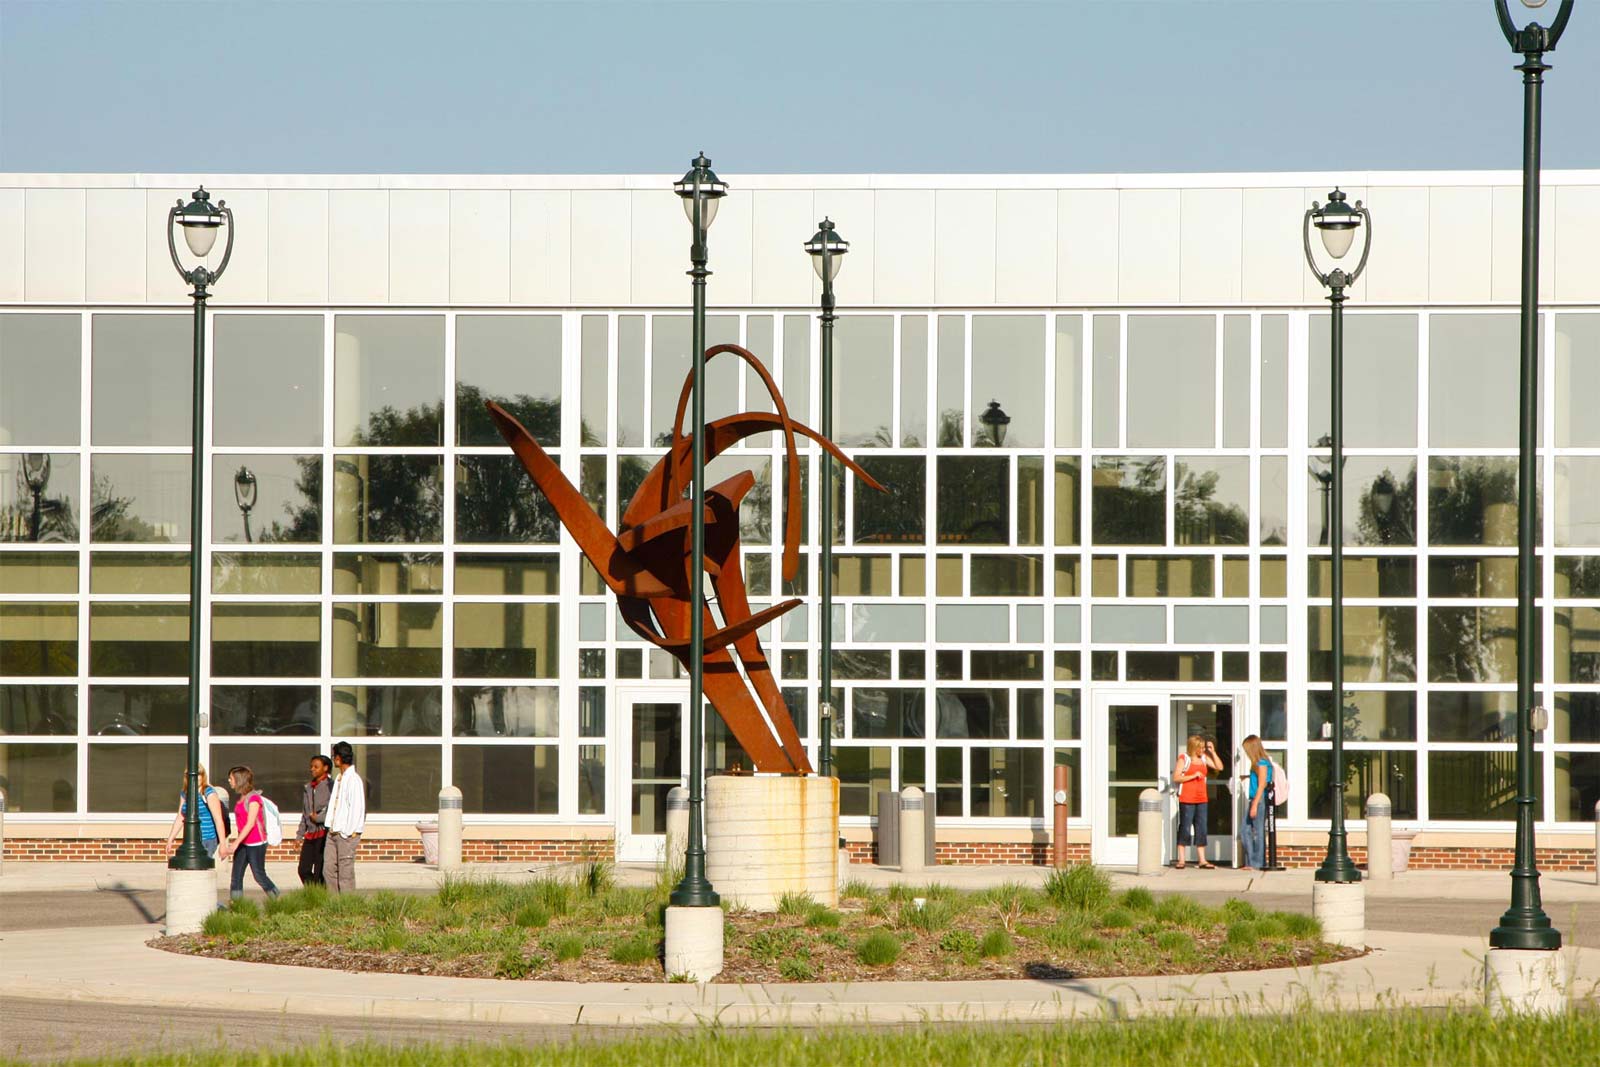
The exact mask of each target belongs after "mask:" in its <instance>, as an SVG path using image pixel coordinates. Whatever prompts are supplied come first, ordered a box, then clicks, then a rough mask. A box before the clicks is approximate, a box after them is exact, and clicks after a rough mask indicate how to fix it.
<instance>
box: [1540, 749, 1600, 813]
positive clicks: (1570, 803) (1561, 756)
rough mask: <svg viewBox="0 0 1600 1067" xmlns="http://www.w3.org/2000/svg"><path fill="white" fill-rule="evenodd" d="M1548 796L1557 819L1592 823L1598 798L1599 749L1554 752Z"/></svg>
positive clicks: (1599, 785)
mask: <svg viewBox="0 0 1600 1067" xmlns="http://www.w3.org/2000/svg"><path fill="white" fill-rule="evenodd" d="M1551 799H1553V800H1554V801H1555V803H1556V821H1557V822H1593V821H1594V806H1595V803H1596V802H1597V801H1600V752H1557V753H1556V780H1555V788H1554V789H1552V790H1551Z"/></svg>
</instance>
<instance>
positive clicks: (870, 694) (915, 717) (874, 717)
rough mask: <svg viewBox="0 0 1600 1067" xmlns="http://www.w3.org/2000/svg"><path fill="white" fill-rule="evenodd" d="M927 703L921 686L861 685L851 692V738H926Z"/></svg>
mask: <svg viewBox="0 0 1600 1067" xmlns="http://www.w3.org/2000/svg"><path fill="white" fill-rule="evenodd" d="M925 705H926V701H925V698H924V695H923V691H922V690H921V689H884V688H858V689H856V690H854V691H852V692H851V694H850V734H851V736H852V737H906V738H922V737H926V736H927V711H926V706H925Z"/></svg>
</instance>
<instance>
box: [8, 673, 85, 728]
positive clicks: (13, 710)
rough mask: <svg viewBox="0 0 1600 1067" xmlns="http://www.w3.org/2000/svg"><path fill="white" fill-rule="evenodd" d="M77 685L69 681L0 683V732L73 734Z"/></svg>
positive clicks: (76, 717)
mask: <svg viewBox="0 0 1600 1067" xmlns="http://www.w3.org/2000/svg"><path fill="white" fill-rule="evenodd" d="M77 732H78V689H77V687H76V686H71V685H16V684H7V685H0V734H45V735H55V734H76V733H77Z"/></svg>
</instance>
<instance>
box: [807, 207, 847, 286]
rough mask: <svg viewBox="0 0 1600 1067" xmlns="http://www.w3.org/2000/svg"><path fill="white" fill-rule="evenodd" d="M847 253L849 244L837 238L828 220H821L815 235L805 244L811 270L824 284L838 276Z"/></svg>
mask: <svg viewBox="0 0 1600 1067" xmlns="http://www.w3.org/2000/svg"><path fill="white" fill-rule="evenodd" d="M848 251H850V242H849V241H846V240H845V239H844V238H843V237H840V236H839V231H838V230H835V229H834V228H833V222H832V220H830V219H823V220H822V224H821V225H820V226H818V227H817V232H816V234H815V235H814V236H813V237H812V238H811V240H809V241H807V242H806V252H807V253H809V254H810V256H811V266H812V269H814V270H815V271H816V272H817V277H818V278H821V279H822V280H823V281H824V282H831V281H833V280H834V279H835V278H837V277H838V276H839V268H840V267H841V266H843V265H844V256H845V253H846V252H848Z"/></svg>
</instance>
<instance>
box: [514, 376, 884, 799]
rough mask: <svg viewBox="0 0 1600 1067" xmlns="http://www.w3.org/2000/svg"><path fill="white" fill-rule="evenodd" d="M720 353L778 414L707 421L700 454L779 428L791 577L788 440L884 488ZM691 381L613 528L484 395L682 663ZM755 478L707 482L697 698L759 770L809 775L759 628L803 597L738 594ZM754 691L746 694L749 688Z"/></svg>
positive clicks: (594, 555)
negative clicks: (764, 599)
mask: <svg viewBox="0 0 1600 1067" xmlns="http://www.w3.org/2000/svg"><path fill="white" fill-rule="evenodd" d="M724 352H731V353H733V354H734V355H737V356H738V357H739V358H741V359H743V360H744V361H745V362H746V363H748V364H749V365H750V366H751V367H752V368H753V369H754V370H755V372H756V374H758V375H759V376H760V378H761V381H762V384H764V385H765V386H766V389H767V394H768V395H769V396H770V397H771V398H772V402H773V406H774V407H775V408H776V409H777V411H776V412H761V411H747V412H743V413H741V414H738V415H729V416H728V417H726V418H722V419H716V420H714V421H712V422H709V423H707V424H706V428H705V429H706V441H705V454H706V458H707V459H708V460H709V459H712V458H714V457H716V456H718V455H720V454H721V453H722V452H724V451H726V450H727V449H728V448H730V447H731V446H732V445H734V444H735V443H736V442H738V441H741V440H743V439H744V438H746V437H751V436H754V435H755V434H759V433H767V432H771V431H774V430H776V431H778V432H779V433H781V434H782V435H783V446H784V462H785V470H786V471H787V472H788V487H787V490H786V493H785V497H784V505H785V506H784V529H783V576H784V578H785V579H786V580H793V578H794V577H795V575H796V574H797V573H798V572H799V569H800V521H801V501H800V454H799V450H798V448H797V447H796V444H795V435H796V434H800V435H803V436H805V437H809V438H811V439H812V440H813V441H816V442H817V443H818V444H820V445H821V446H822V447H823V448H825V449H827V451H828V452H829V453H830V454H831V455H833V456H834V457H835V458H836V459H838V460H839V461H840V462H841V463H843V464H844V465H845V466H846V467H847V468H849V469H850V470H851V471H854V472H855V474H856V476H857V477H859V478H860V479H861V480H862V481H863V482H865V483H866V484H867V485H869V486H871V487H872V488H874V489H877V490H879V491H880V492H882V491H884V489H883V486H882V485H879V484H878V482H877V481H876V480H874V479H873V477H872V476H871V475H870V474H868V473H867V472H866V471H864V470H862V469H861V467H860V466H858V465H857V464H856V463H855V462H854V461H852V460H851V459H850V458H849V457H848V456H846V455H845V454H844V453H843V452H841V451H839V449H838V448H837V447H836V446H835V445H834V444H833V442H831V441H828V440H826V439H824V438H823V436H822V435H821V434H819V433H817V431H815V430H813V429H811V428H810V427H809V426H805V425H802V424H801V423H798V422H795V421H794V420H793V419H792V418H790V417H789V409H788V406H787V405H786V404H785V403H784V401H783V397H782V396H781V395H780V394H779V392H778V386H777V383H776V382H774V381H773V379H772V375H771V374H769V373H768V372H767V369H766V367H764V366H762V364H761V361H760V360H759V359H757V358H756V357H755V356H754V355H752V354H751V353H750V351H749V350H748V349H745V348H742V347H740V346H739V345H732V344H724V345H715V346H713V347H711V348H708V349H706V360H707V362H709V361H710V360H711V359H712V358H713V357H715V356H718V355H721V354H722V353H724ZM693 387H694V380H693V374H692V373H691V374H690V376H689V377H688V378H687V379H685V381H684V383H683V391H682V392H681V393H680V394H679V396H678V410H677V415H676V417H675V418H674V419H673V423H672V440H671V445H670V447H669V450H668V452H667V454H666V455H665V456H664V457H662V459H661V462H659V463H657V464H656V465H655V467H654V468H652V469H651V471H650V473H649V475H648V476H647V477H646V478H645V480H644V482H643V483H642V484H641V485H640V486H639V489H638V491H637V492H635V493H634V494H633V499H632V500H631V501H630V502H629V503H628V506H627V508H626V510H625V511H624V512H623V515H622V522H621V529H620V531H619V532H618V533H615V534H613V533H612V532H611V531H610V530H609V529H607V527H606V524H605V520H604V519H603V518H602V517H601V516H599V515H597V514H595V511H594V509H593V508H591V507H590V506H589V503H588V501H586V500H585V499H584V498H583V495H582V494H581V493H580V492H579V491H578V489H577V487H576V486H574V485H573V484H572V483H571V482H570V481H568V480H567V477H566V475H564V474H562V473H561V468H560V467H559V466H557V464H556V462H555V460H553V459H551V458H550V455H549V454H548V453H547V452H545V450H544V449H542V448H540V447H539V444H538V442H536V441H535V440H534V439H533V435H532V434H530V433H529V432H528V431H527V430H526V429H524V428H523V426H522V424H521V423H520V422H518V421H517V420H516V419H515V418H513V417H512V416H511V415H509V414H507V412H506V411H505V409H504V408H502V407H500V406H499V405H498V404H495V403H494V402H492V401H491V402H489V403H488V404H487V405H485V406H486V407H487V408H488V410H489V417H490V418H491V419H493V420H494V424H495V426H496V427H497V428H498V429H499V430H500V435H501V436H502V437H504V438H505V439H506V443H507V444H508V445H510V446H511V451H512V452H514V453H515V454H516V456H517V459H518V460H520V461H521V462H522V466H523V467H524V469H526V470H527V472H528V474H529V476H530V477H532V478H533V481H534V484H535V485H537V486H538V487H539V491H540V492H541V493H543V494H544V496H545V498H546V499H547V500H549V501H550V504H551V506H552V507H553V508H554V509H555V512H556V515H557V517H558V518H560V520H561V524H562V525H563V526H565V527H566V528H567V531H568V532H569V533H571V534H572V537H573V540H575V541H577V543H578V547H579V548H580V549H582V551H583V554H584V556H586V557H587V558H588V560H589V562H590V563H592V564H593V565H594V568H595V570H596V571H598V572H599V574H600V577H601V578H602V579H603V580H604V581H605V583H606V586H607V587H608V588H610V590H611V591H612V592H613V593H615V594H616V597H617V606H618V608H619V610H620V611H621V613H622V617H623V619H624V620H625V621H626V622H627V624H628V625H629V626H630V627H631V628H632V629H633V631H634V632H635V633H637V634H638V635H639V636H640V637H642V638H644V639H645V640H646V641H648V642H650V643H651V644H653V645H655V646H656V647H658V648H662V649H665V650H666V651H668V652H670V653H671V654H672V655H673V656H674V657H676V658H677V660H678V661H679V662H680V663H682V664H683V665H684V666H685V667H686V668H687V667H688V666H689V655H690V651H689V621H690V616H689V612H690V606H689V600H690V589H691V586H690V585H689V582H691V581H693V580H694V578H695V576H694V575H691V574H690V573H689V567H690V563H689V526H690V519H691V504H690V502H689V501H688V500H686V499H685V496H684V494H685V492H686V490H687V489H688V487H689V481H690V478H691V477H692V454H691V448H692V445H693V439H692V438H691V437H689V436H686V435H685V434H684V432H683V416H684V410H685V408H686V407H687V406H688V403H689V396H690V390H691V389H693ZM754 485H755V475H754V474H752V473H751V472H750V471H743V472H741V473H739V474H737V475H735V476H733V477H732V478H729V479H727V480H726V481H723V482H721V483H719V484H717V485H714V486H710V487H708V488H707V489H706V493H705V498H706V513H705V524H706V551H705V569H706V574H707V575H709V576H710V580H711V583H712V587H713V589H714V591H715V601H716V604H717V606H718V608H719V609H720V610H721V614H722V622H723V625H722V626H721V627H720V628H718V627H717V626H716V620H715V619H714V617H713V616H712V614H711V609H710V605H709V600H710V598H708V604H707V607H706V614H705V619H704V628H705V640H704V646H705V655H704V672H705V695H706V699H708V700H709V701H711V704H712V706H713V707H715V708H716V709H717V711H718V713H719V714H721V716H722V721H723V722H724V723H726V724H727V727H728V729H729V730H730V731H732V733H733V736H734V737H735V738H736V739H737V740H738V742H739V744H741V745H743V746H744V750H745V751H746V752H747V753H749V755H750V758H751V760H752V761H754V763H755V769H756V770H758V771H770V772H777V773H783V774H808V773H810V771H811V761H810V760H809V759H808V758H807V757H806V751H805V746H804V745H803V744H801V742H800V735H799V733H798V732H797V731H796V730H795V727H794V722H793V720H792V719H791V718H790V716H789V709H788V707H787V706H786V705H785V704H784V702H783V696H782V694H781V693H780V692H779V691H778V685H777V682H776V681H775V680H774V679H773V677H772V667H771V665H770V664H769V663H768V662H767V657H766V653H765V652H764V651H762V648H761V641H760V639H759V637H758V636H757V633H756V631H758V630H759V629H760V628H761V627H763V626H765V625H766V624H767V623H769V622H771V621H772V620H774V619H776V618H778V617H780V616H782V615H783V614H784V613H786V612H788V611H789V610H791V609H793V608H796V607H798V606H799V605H800V603H801V602H800V601H799V600H796V599H790V600H784V601H781V602H780V603H777V604H774V605H772V606H771V607H769V608H764V609H762V610H761V611H758V612H752V611H751V610H750V600H749V597H748V595H747V593H746V589H745V581H744V573H743V569H742V557H741V555H740V551H739V504H740V502H741V501H742V500H743V499H744V496H745V494H746V493H748V492H749V491H750V489H751V488H752V487H753V486H754ZM828 579H829V576H828V575H823V577H822V580H823V581H827V580H828ZM734 654H737V655H738V657H739V664H742V665H743V667H744V673H745V675H747V676H748V677H749V679H750V685H748V686H747V685H746V684H745V681H744V678H742V677H740V674H739V668H738V665H736V664H735V663H734V658H733V657H734ZM752 686H753V687H754V689H755V694H754V696H752V695H751V692H750V688H751V687H752ZM758 701H759V703H758Z"/></svg>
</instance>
